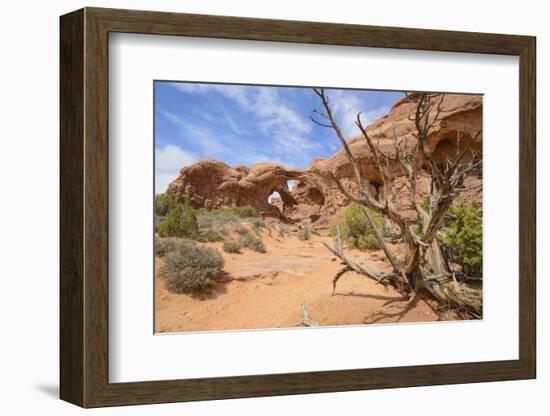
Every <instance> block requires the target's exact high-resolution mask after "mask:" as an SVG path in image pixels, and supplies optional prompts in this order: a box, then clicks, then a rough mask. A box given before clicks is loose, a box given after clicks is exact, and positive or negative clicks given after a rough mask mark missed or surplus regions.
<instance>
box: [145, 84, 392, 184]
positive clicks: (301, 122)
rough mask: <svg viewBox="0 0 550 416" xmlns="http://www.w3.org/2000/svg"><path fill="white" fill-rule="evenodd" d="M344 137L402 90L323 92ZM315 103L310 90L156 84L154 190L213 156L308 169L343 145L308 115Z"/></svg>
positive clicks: (382, 110)
mask: <svg viewBox="0 0 550 416" xmlns="http://www.w3.org/2000/svg"><path fill="white" fill-rule="evenodd" d="M327 93H328V96H329V98H330V101H331V104H332V108H333V112H334V115H335V117H336V119H337V121H338V123H339V125H340V127H341V129H342V131H343V133H344V135H345V136H346V137H348V138H350V137H353V136H355V135H357V134H358V133H359V131H358V129H357V127H356V126H355V124H354V121H355V117H356V115H357V113H358V112H359V111H361V112H362V113H363V120H364V122H365V124H368V123H371V122H372V121H374V120H376V119H377V118H378V117H380V116H382V115H384V114H385V113H386V112H387V111H388V110H389V109H390V108H391V106H392V105H393V104H394V103H395V101H397V100H398V99H399V98H400V97H401V96H402V95H403V94H402V93H399V92H386V91H366V90H342V89H327ZM314 108H318V109H321V108H320V103H319V98H318V97H317V96H316V95H315V93H314V92H313V91H312V90H311V89H310V88H294V87H270V86H251V85H224V84H198V83H183V82H166V81H156V82H155V164H156V172H155V188H156V192H157V193H159V192H163V191H164V190H165V189H166V187H167V186H168V184H169V183H170V182H171V181H172V180H173V179H175V178H176V177H177V175H178V172H179V170H180V169H181V168H182V167H183V166H188V165H190V164H192V163H194V162H196V161H199V160H203V159H217V160H220V161H223V162H224V163H226V164H228V165H230V166H235V165H237V164H241V163H242V164H244V165H246V166H251V165H253V164H254V163H258V162H273V163H279V164H282V165H284V166H286V167H295V168H307V166H308V165H309V164H310V162H311V161H312V160H313V159H315V158H327V157H329V156H331V155H332V154H333V153H334V152H336V151H337V150H338V149H340V144H339V142H338V139H337V138H336V136H335V135H334V132H333V131H332V130H331V129H326V128H323V127H320V126H317V125H315V124H314V123H313V122H312V121H311V120H310V118H309V116H310V115H311V114H312V110H313V109H314Z"/></svg>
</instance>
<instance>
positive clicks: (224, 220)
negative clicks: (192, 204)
mask: <svg viewBox="0 0 550 416" xmlns="http://www.w3.org/2000/svg"><path fill="white" fill-rule="evenodd" d="M197 222H198V223H199V227H200V228H201V229H202V228H218V229H220V230H221V229H222V228H223V227H224V226H225V225H227V224H233V223H238V222H241V218H239V217H237V216H235V215H231V216H229V217H215V216H211V215H200V214H198V215H197Z"/></svg>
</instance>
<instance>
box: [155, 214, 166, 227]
mask: <svg viewBox="0 0 550 416" xmlns="http://www.w3.org/2000/svg"><path fill="white" fill-rule="evenodd" d="M167 219H168V217H165V216H161V215H155V231H158V229H159V227H160V225H161V224H162V223H163V222H164V221H166V220H167Z"/></svg>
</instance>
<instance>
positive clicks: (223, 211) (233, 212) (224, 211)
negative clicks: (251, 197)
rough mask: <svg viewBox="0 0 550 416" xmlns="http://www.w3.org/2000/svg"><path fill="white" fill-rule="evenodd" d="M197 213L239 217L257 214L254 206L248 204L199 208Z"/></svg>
mask: <svg viewBox="0 0 550 416" xmlns="http://www.w3.org/2000/svg"><path fill="white" fill-rule="evenodd" d="M197 215H201V216H205V217H233V216H234V217H239V218H253V217H257V216H258V214H257V213H256V210H255V209H254V207H251V206H249V205H247V206H244V207H220V208H212V209H207V208H200V209H198V210H197Z"/></svg>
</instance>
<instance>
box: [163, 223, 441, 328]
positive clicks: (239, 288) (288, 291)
mask: <svg viewBox="0 0 550 416" xmlns="http://www.w3.org/2000/svg"><path fill="white" fill-rule="evenodd" d="M262 239H263V241H264V244H265V246H266V248H267V253H264V254H261V253H256V252H253V251H250V250H243V251H242V254H228V253H225V252H223V250H222V249H221V246H222V244H221V243H209V244H207V245H209V246H211V247H216V248H218V249H219V250H220V252H221V253H222V254H223V256H224V259H225V271H226V272H227V276H228V278H229V279H233V280H230V281H227V282H223V283H220V284H219V285H218V287H216V289H215V290H214V292H213V293H212V294H211V295H209V296H208V297H207V298H203V299H200V298H197V297H196V296H195V297H194V296H190V295H186V294H175V293H171V292H168V291H167V290H166V289H165V288H164V280H163V278H162V276H160V273H158V272H157V277H156V282H155V291H156V292H155V296H156V311H155V312H156V315H155V321H156V331H157V332H185V331H214V330H237V329H253V328H255V329H258V328H285V327H294V326H297V325H299V324H300V323H301V320H302V312H301V304H302V303H303V302H305V304H306V305H307V309H308V312H309V315H310V317H311V318H312V319H313V320H315V321H316V322H317V323H318V324H319V325H323V326H324V325H357V324H365V323H382V322H421V321H435V320H437V319H438V316H437V315H436V314H435V313H434V312H433V310H432V309H431V308H430V307H429V306H428V305H427V304H426V303H424V302H422V301H420V302H419V303H418V304H416V305H415V306H414V307H412V308H409V310H406V309H405V306H406V302H405V301H403V300H401V298H400V296H399V294H398V293H397V292H395V291H394V290H392V289H385V288H384V287H383V286H382V285H376V284H375V283H374V282H373V281H371V280H370V279H367V278H364V277H361V276H360V275H358V274H356V273H348V274H346V275H344V276H343V277H342V278H341V279H340V281H339V282H338V286H337V288H336V293H335V295H334V296H332V295H331V293H332V278H333V277H334V274H335V272H336V271H337V270H338V269H339V268H340V267H341V265H340V264H339V261H337V260H336V258H335V257H334V256H332V255H331V253H330V252H329V251H328V250H327V249H326V248H325V247H324V246H323V245H322V244H321V241H322V240H326V241H330V238H329V237H319V236H313V237H312V239H311V240H310V241H301V240H299V239H298V238H296V237H294V236H289V237H284V238H280V237H278V233H277V231H275V230H272V231H264V232H263V233H262ZM348 255H350V256H351V257H352V258H354V259H355V260H356V261H359V262H364V263H369V264H372V265H373V266H376V267H378V268H379V269H386V270H387V268H388V264H387V263H386V262H385V260H384V256H383V253H382V251H368V252H360V251H348ZM160 261H161V260H158V259H157V267H158V266H159V264H160Z"/></svg>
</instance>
